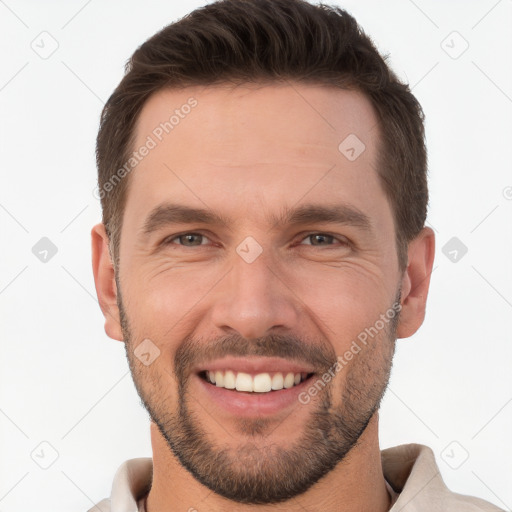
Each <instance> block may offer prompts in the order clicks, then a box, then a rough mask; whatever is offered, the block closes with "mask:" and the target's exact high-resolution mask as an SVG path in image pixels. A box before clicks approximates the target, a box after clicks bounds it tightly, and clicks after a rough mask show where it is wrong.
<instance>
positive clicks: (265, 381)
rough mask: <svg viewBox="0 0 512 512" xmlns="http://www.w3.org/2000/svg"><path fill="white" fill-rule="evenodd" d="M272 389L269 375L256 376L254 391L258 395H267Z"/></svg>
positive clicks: (260, 374)
mask: <svg viewBox="0 0 512 512" xmlns="http://www.w3.org/2000/svg"><path fill="white" fill-rule="evenodd" d="M271 389H272V379H271V378H270V375H269V374H268V373H259V374H258V375H255V376H254V379H253V390H254V391H256V393H266V392H267V391H270V390H271Z"/></svg>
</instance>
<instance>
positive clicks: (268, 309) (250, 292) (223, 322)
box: [212, 240, 298, 339]
mask: <svg viewBox="0 0 512 512" xmlns="http://www.w3.org/2000/svg"><path fill="white" fill-rule="evenodd" d="M251 243H253V242H252V241H251V240H247V241H246V242H245V243H244V242H242V243H241V244H240V245H239V247H238V248H237V254H235V255H234V257H233V259H232V268H231V271H230V272H229V273H228V274H227V275H226V278H225V279H223V280H222V282H221V283H219V284H220V285H221V286H220V287H219V289H218V290H217V294H216V296H215V299H214V303H213V305H212V309H213V313H212V320H213V323H214V325H215V327H217V328H218V329H224V330H229V329H233V330H236V331H237V332H238V333H239V334H240V335H241V336H244V337H245V338H246V339H255V338H259V337H261V336H264V335H265V334H268V332H269V331H270V330H271V329H273V328H276V327H280V328H285V329H287V328H288V329H289V328H291V327H292V326H293V325H295V324H296V322H297V319H298V310H297V304H296V303H295V301H294V299H293V294H292V293H291V292H290V290H289V289H288V288H287V287H286V286H285V284H284V283H283V280H284V279H279V277H277V276H278V275H279V270H278V269H277V266H276V265H273V260H272V257H271V255H270V254H269V253H268V252H267V251H261V252H260V254H258V255H257V256H256V257H255V254H256V253H255V252H254V251H255V250H256V248H255V247H254V246H251ZM244 251H245V252H244ZM251 252H252V254H251ZM247 255H251V257H247ZM253 258H254V259H253ZM272 267H274V268H272Z"/></svg>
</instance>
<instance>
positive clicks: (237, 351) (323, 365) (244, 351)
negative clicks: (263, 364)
mask: <svg viewBox="0 0 512 512" xmlns="http://www.w3.org/2000/svg"><path fill="white" fill-rule="evenodd" d="M227 356H235V357H248V356H260V357H280V358H283V359H289V360H292V361H296V362H299V363H301V362H302V363H307V364H308V365H309V366H313V367H314V368H315V373H324V372H325V371H327V370H328V369H329V368H330V367H331V366H332V365H333V364H335V363H336V360H337V358H336V353H335V352H334V349H333V348H332V346H331V345H329V344H327V343H325V342H323V341H320V342H319V341H312V340H307V341H305V340H302V339H299V338H297V337H294V336H286V335H282V334H270V335H268V336H264V337H261V338H255V339H253V340H249V339H247V338H244V337H243V336H239V335H236V334H233V335H226V336H223V337H221V338H218V339H214V340H210V341H207V342H204V341H201V340H198V339H194V338H191V337H187V338H185V339H184V341H183V343H182V344H181V346H180V347H179V348H178V350H177V351H176V354H175V356H174V368H175V372H176V376H177V377H178V381H179V382H183V380H184V379H185V378H186V376H187V375H189V374H190V372H191V369H192V368H193V367H195V366H198V364H199V363H201V364H204V363H208V362H210V361H213V360H215V359H220V358H222V357H227Z"/></svg>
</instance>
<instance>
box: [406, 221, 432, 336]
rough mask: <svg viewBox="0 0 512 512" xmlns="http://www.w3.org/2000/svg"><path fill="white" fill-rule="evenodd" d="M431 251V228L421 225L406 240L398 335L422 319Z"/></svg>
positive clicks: (410, 330)
mask: <svg viewBox="0 0 512 512" xmlns="http://www.w3.org/2000/svg"><path fill="white" fill-rule="evenodd" d="M434 255H435V235H434V232H433V231H432V229H431V228H427V227H425V228H423V229H422V230H421V232H420V233H419V235H418V236H417V237H416V238H415V239H414V240H412V241H411V242H410V243H409V248H408V265H407V269H406V270H405V272H404V275H403V277H402V310H401V312H400V320H399V323H398V328H397V337H398V338H408V337H409V336H412V335H413V334H414V333H415V332H416V331H417V330H418V329H419V327H420V326H421V324H422V323H423V320H424V318H425V308H426V303H427V295H428V289H429V286H430V275H431V274H432V266H433V264H434Z"/></svg>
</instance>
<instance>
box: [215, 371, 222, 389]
mask: <svg viewBox="0 0 512 512" xmlns="http://www.w3.org/2000/svg"><path fill="white" fill-rule="evenodd" d="M215 385H216V386H218V387H219V388H223V387H224V374H223V373H222V372H215Z"/></svg>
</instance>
